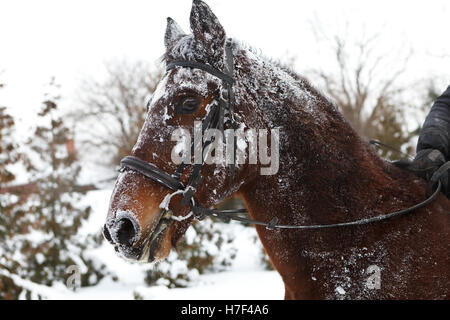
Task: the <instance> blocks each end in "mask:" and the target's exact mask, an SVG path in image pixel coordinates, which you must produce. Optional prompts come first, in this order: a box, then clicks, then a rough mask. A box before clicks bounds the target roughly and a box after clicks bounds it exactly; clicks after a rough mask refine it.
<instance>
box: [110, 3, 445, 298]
mask: <svg viewBox="0 0 450 320" xmlns="http://www.w3.org/2000/svg"><path fill="white" fill-rule="evenodd" d="M190 27H191V31H192V34H185V33H184V32H183V31H182V30H181V28H180V27H179V26H178V24H177V23H176V22H175V21H174V20H172V19H170V18H168V20H167V28H166V32H165V37H164V43H165V47H166V52H165V54H164V57H163V60H164V61H165V63H166V65H172V67H171V68H168V70H167V72H166V74H165V76H164V77H163V79H162V80H161V82H160V83H159V85H158V87H157V89H156V90H155V92H154V94H153V96H152V98H151V101H150V103H149V105H148V111H147V117H146V120H145V123H144V124H143V127H142V129H141V132H140V134H139V137H138V140H137V142H136V144H135V146H134V147H133V149H132V156H133V157H134V158H135V159H140V160H139V161H141V162H142V163H144V164H149V165H148V166H149V168H150V169H151V168H153V169H152V170H153V172H156V173H159V178H155V179H149V178H148V177H147V176H145V175H144V174H142V172H143V171H142V172H139V170H132V169H130V168H125V169H124V170H122V172H121V173H120V174H119V176H118V178H117V181H116V183H115V187H114V189H113V192H112V195H111V200H110V206H109V211H108V215H107V219H106V223H105V226H104V236H105V238H106V239H108V240H109V241H110V242H111V243H112V244H113V245H114V247H115V249H116V251H118V252H119V253H120V254H121V255H122V256H123V257H124V258H126V259H129V260H132V261H143V262H154V261H159V260H162V259H164V258H166V257H167V256H168V254H169V252H170V250H171V248H173V247H174V248H175V247H176V244H177V242H178V240H179V239H181V238H182V236H183V234H184V233H185V231H186V230H187V228H189V226H190V225H191V224H192V222H193V221H194V216H195V215H192V206H189V199H188V201H187V203H186V201H184V202H183V196H184V193H185V192H184V193H183V192H173V190H176V188H175V187H173V188H172V189H171V187H172V186H173V185H176V184H177V183H178V184H180V185H183V186H186V185H188V184H189V182H188V180H189V178H192V177H193V171H195V168H196V167H195V166H187V168H185V171H182V172H181V173H180V172H178V170H177V168H178V166H177V164H175V163H174V162H173V161H171V149H173V145H174V142H173V141H171V133H172V132H173V131H174V130H175V129H176V128H180V127H183V128H186V129H188V130H191V131H192V130H194V121H202V120H203V119H204V118H205V117H206V116H207V115H208V112H210V111H211V109H212V108H213V107H214V106H216V105H217V104H218V103H219V102H218V100H220V99H218V97H219V98H220V97H221V96H223V95H224V91H226V90H224V87H225V88H228V89H229V88H230V87H231V86H232V89H233V92H232V94H233V110H232V113H233V114H234V119H235V121H236V124H237V126H239V127H246V128H257V129H266V130H270V129H273V128H279V130H280V133H279V169H278V171H277V172H276V174H267V175H262V174H261V172H260V169H261V167H262V165H261V164H250V163H244V164H238V165H235V166H234V168H233V174H231V169H230V168H229V166H227V165H223V164H211V165H203V166H200V168H201V177H202V179H201V181H200V182H199V183H198V184H196V185H195V188H193V187H192V188H191V191H193V192H194V195H193V196H192V194H191V196H192V197H191V198H190V200H191V201H194V200H195V203H196V206H197V207H198V205H199V204H201V206H202V207H203V208H211V207H214V206H216V205H217V204H219V203H220V202H221V201H222V200H223V199H224V198H226V197H230V196H232V195H239V196H241V197H242V199H243V203H244V205H245V207H246V209H247V210H248V213H249V216H250V217H251V218H252V219H255V220H258V221H271V220H272V219H273V218H274V217H275V216H277V218H278V220H279V223H282V224H284V225H320V224H333V223H342V222H348V221H355V220H360V219H366V218H370V217H376V216H380V215H383V214H386V213H388V212H393V211H395V210H401V209H404V208H408V207H411V206H413V205H415V204H417V203H420V202H421V201H423V200H424V199H425V198H426V186H427V183H426V181H424V180H422V179H420V178H418V177H416V176H415V175H414V174H412V173H411V172H409V171H407V170H404V169H401V168H398V167H396V166H394V165H393V164H391V163H390V162H388V161H386V160H384V159H382V158H380V157H379V156H378V155H377V153H376V151H375V150H374V148H373V147H372V146H371V145H370V144H369V143H368V142H367V141H366V140H365V139H363V138H362V137H360V136H359V135H358V134H357V133H356V132H355V130H354V129H353V128H352V126H351V125H350V123H349V122H348V121H347V120H346V119H345V118H344V117H343V116H342V114H341V113H340V112H339V110H338V108H337V107H336V105H335V104H334V103H333V102H331V101H330V100H329V99H328V98H327V97H325V95H324V94H322V93H321V92H320V91H319V90H318V89H316V88H315V87H313V86H312V85H311V84H310V83H309V82H308V81H307V80H306V79H305V78H304V77H302V76H300V75H298V74H297V73H295V72H294V71H292V70H290V69H289V68H286V67H284V66H283V65H281V64H280V63H278V62H274V61H271V60H270V59H267V58H265V57H263V56H262V55H261V54H258V53H256V52H255V51H254V50H253V49H252V48H250V47H249V46H247V45H245V44H243V43H241V42H239V41H237V40H234V39H230V38H227V37H226V33H225V30H224V28H223V27H222V25H221V24H220V22H219V21H218V19H217V17H216V16H215V15H214V13H213V12H212V11H211V9H210V8H209V7H208V5H207V4H205V3H204V2H202V1H199V0H194V1H193V5H192V10H191V14H190ZM227 50H229V51H230V52H229V53H228V54H227V52H226V51H227ZM229 55H232V57H233V63H232V66H231V67H232V68H233V70H231V71H232V75H233V80H234V82H233V83H232V84H231V82H230V85H228V84H229V83H228V82H227V83H225V81H224V79H225V78H226V73H227V72H225V70H227V69H229V67H230V64H229V63H228V62H227V56H229ZM179 61H184V62H183V63H184V64H183V63H181V64H180V63H178V64H177V63H176V62H179ZM186 61H187V62H186ZM205 66H206V67H205ZM228 71H230V70H228ZM228 93H230V92H228ZM230 118H231V113H230V114H228V115H226V117H225V120H224V123H225V126H229V125H230V121H231V120H230ZM142 163H141V164H142ZM155 168H157V169H155ZM161 172H163V173H174V174H175V173H176V172H178V178H179V180H177V181H175V182H174V181H172V180H171V177H172V176H173V175H172V176H169V175H168V174H166V175H165V176H164V174H162V173H161ZM198 175H199V174H198V172H197V176H198ZM151 177H153V176H151V175H150V178H151ZM164 177H166V178H167V179H166V180H167V181H166V182H165V183H163V182H161V181H162V180H164ZM153 178H154V177H153ZM177 188H178V187H177ZM162 204H163V205H162ZM197 207H195V208H197ZM167 212H170V213H171V214H172V215H173V217H174V218H176V219H170V218H168V217H167ZM449 212H450V201H449V200H448V199H447V198H446V197H445V196H443V195H442V194H440V195H439V196H437V198H436V199H435V200H434V201H433V202H431V203H429V204H427V205H426V206H424V207H422V208H420V209H417V210H415V211H414V212H411V213H409V214H405V215H402V216H399V217H394V218H392V219H387V220H383V221H380V222H376V223H371V224H360V225H359V224H358V225H352V226H346V227H337V228H323V229H322V228H321V229H305V230H302V229H280V228H267V227H265V226H263V225H256V230H257V233H258V236H259V238H260V240H261V242H262V244H263V246H264V249H265V251H266V252H267V254H268V256H269V258H270V260H271V262H272V264H273V266H274V268H275V269H276V270H277V271H278V273H279V274H280V276H281V278H282V280H283V282H284V286H285V295H284V298H285V299H448V298H449V297H450V258H449V245H450V223H449V222H450V220H449V219H450V215H449V214H448V213H449ZM199 223H201V222H199ZM262 286H263V285H262Z"/></svg>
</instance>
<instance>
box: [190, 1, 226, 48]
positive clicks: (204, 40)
mask: <svg viewBox="0 0 450 320" xmlns="http://www.w3.org/2000/svg"><path fill="white" fill-rule="evenodd" d="M190 22H191V31H192V33H193V34H194V39H195V42H196V44H197V45H198V46H199V47H200V48H199V49H202V50H203V51H206V52H205V53H207V54H208V55H209V56H211V55H213V56H217V55H218V54H220V55H222V56H223V53H224V50H225V49H224V46H225V40H226V35H225V30H224V29H223V27H222V25H221V24H220V22H219V20H218V19H217V17H216V16H215V15H214V13H213V12H212V11H211V9H210V8H209V7H208V5H207V4H206V3H204V2H203V1H201V0H193V3H192V10H191V17H190Z"/></svg>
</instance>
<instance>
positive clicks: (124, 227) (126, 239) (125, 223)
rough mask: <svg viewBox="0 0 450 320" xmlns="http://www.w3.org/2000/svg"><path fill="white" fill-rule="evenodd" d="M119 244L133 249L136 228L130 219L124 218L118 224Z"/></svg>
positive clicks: (117, 235)
mask: <svg viewBox="0 0 450 320" xmlns="http://www.w3.org/2000/svg"><path fill="white" fill-rule="evenodd" d="M116 228H117V229H116V230H117V234H116V237H117V242H119V244H122V245H124V246H129V247H131V246H132V245H133V244H134V243H135V241H136V234H137V232H136V228H135V227H134V224H133V222H132V221H131V220H130V219H129V218H126V217H124V218H122V219H120V220H119V221H118V222H117V226H116Z"/></svg>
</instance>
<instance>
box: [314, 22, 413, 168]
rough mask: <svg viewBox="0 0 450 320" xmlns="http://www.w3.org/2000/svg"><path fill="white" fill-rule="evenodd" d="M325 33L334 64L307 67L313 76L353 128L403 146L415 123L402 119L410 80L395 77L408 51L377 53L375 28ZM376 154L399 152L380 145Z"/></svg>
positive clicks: (401, 70) (406, 109)
mask: <svg viewBox="0 0 450 320" xmlns="http://www.w3.org/2000/svg"><path fill="white" fill-rule="evenodd" d="M315 32H316V37H318V35H317V30H315ZM325 39H326V40H328V44H331V45H330V48H331V52H332V54H333V59H332V60H333V62H334V65H335V66H334V68H330V69H315V70H312V71H311V72H312V75H313V77H314V78H317V79H318V80H319V82H320V83H321V84H322V86H323V89H324V91H325V92H326V94H327V95H329V96H330V97H331V98H332V99H334V101H335V102H336V104H337V106H338V107H339V109H340V110H341V112H342V113H343V114H344V116H345V117H346V118H347V119H348V120H349V121H350V123H351V124H352V126H353V127H354V128H355V130H356V131H357V132H358V133H359V134H361V135H362V136H364V137H366V138H367V139H378V140H381V141H382V142H384V143H386V144H389V145H391V146H393V147H394V148H396V149H401V148H402V147H405V146H406V144H407V143H408V142H409V141H410V139H411V137H412V136H413V135H415V134H417V129H413V130H411V129H408V126H407V125H406V121H407V120H406V115H407V113H408V112H409V111H411V108H417V106H416V104H415V103H414V102H413V101H407V99H406V97H407V96H408V94H407V90H408V89H409V88H410V87H411V86H406V85H405V84H404V83H402V81H401V77H402V76H404V74H405V71H406V70H407V66H408V61H409V59H410V57H411V55H412V51H407V52H404V51H402V50H400V49H399V50H397V51H395V50H392V52H390V53H389V54H386V53H382V52H380V50H378V49H379V48H380V47H382V46H381V43H380V36H379V35H378V34H374V35H372V36H366V35H363V36H361V38H360V39H359V40H357V41H352V40H351V37H349V36H348V35H347V34H344V35H334V36H333V37H331V38H329V37H326V38H325ZM411 100H413V99H411ZM418 125H419V123H417V126H418ZM412 150H413V147H412V145H409V146H407V148H406V151H407V152H409V153H410V152H412ZM380 154H381V155H382V156H385V157H388V158H391V159H393V158H398V156H399V155H398V154H395V153H393V152H392V151H391V150H380Z"/></svg>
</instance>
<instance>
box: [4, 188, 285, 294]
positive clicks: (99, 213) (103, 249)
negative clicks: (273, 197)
mask: <svg viewBox="0 0 450 320" xmlns="http://www.w3.org/2000/svg"><path fill="white" fill-rule="evenodd" d="M111 192H112V190H109V189H108V190H97V191H91V192H89V193H88V194H87V195H86V197H85V198H84V199H83V204H89V205H91V206H92V214H91V216H90V217H89V220H88V222H87V223H85V224H84V225H83V226H82V229H81V230H82V231H81V232H83V233H92V232H100V230H101V228H102V226H103V224H104V222H105V220H106V214H107V209H108V204H109V198H110V195H111ZM199 223H202V222H199ZM217 223H219V222H217ZM223 232H232V233H233V234H235V235H236V237H235V239H234V242H235V244H236V249H237V253H236V258H235V259H234V260H233V264H232V265H231V266H230V267H229V268H228V269H227V270H226V271H223V272H217V273H208V274H202V275H198V272H197V270H191V271H190V276H191V278H192V279H194V280H193V281H192V282H189V283H188V287H187V288H174V289H169V288H168V287H167V286H165V285H164V282H163V281H159V282H157V285H155V286H147V285H146V283H145V281H144V277H145V272H146V270H149V269H152V268H155V265H152V264H142V263H130V262H127V261H125V260H124V259H122V258H120V257H119V256H118V255H117V254H116V253H115V251H114V249H113V247H112V246H111V245H110V244H109V243H108V242H107V241H104V242H103V244H102V245H101V246H100V247H99V248H96V249H91V250H90V251H88V252H87V256H92V257H95V258H96V259H97V260H99V262H101V263H104V264H106V265H107V267H108V269H109V270H110V271H111V272H112V273H113V274H114V275H115V276H116V277H117V279H118V280H117V281H114V280H112V277H110V276H108V277H105V278H103V279H102V280H101V281H100V282H99V283H98V284H97V285H96V286H92V287H83V288H77V289H76V290H75V291H72V290H70V289H68V288H67V287H66V286H65V285H64V284H62V283H58V284H55V285H53V286H52V287H49V286H44V285H40V284H36V283H33V282H31V281H28V280H24V279H21V278H20V277H18V276H15V275H12V276H13V277H14V280H15V281H16V282H17V283H19V284H21V285H23V286H24V287H25V288H29V289H30V290H32V291H33V292H34V295H33V296H32V297H33V298H36V299H37V298H38V296H37V294H39V295H40V296H41V297H42V298H46V299H71V300H72V299H74V300H77V299H87V300H89V299H93V300H97V299H101V300H110V299H134V298H135V296H136V294H137V295H139V296H140V297H142V298H143V299H174V300H179V299H188V300H197V299H250V300H253V299H283V298H284V286H283V282H282V280H281V277H280V276H279V274H278V273H277V272H276V271H267V270H265V269H264V267H263V266H262V264H261V262H260V257H261V256H260V250H261V245H260V244H259V243H258V242H259V240H258V239H257V238H256V231H255V229H254V228H249V227H244V226H243V225H241V224H238V223H230V224H223ZM186 236H187V240H188V242H189V241H190V239H191V241H192V238H193V237H195V236H196V234H195V230H194V229H192V228H190V229H188V231H187V233H186ZM186 268H187V266H186V264H185V263H184V261H181V260H180V261H177V262H176V263H174V264H172V265H171V267H170V270H167V272H176V271H177V270H175V269H186ZM0 271H1V272H2V273H7V271H6V270H0ZM83 271H86V270H83ZM8 275H9V274H8ZM36 293H37V294H36ZM23 298H25V297H23Z"/></svg>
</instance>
